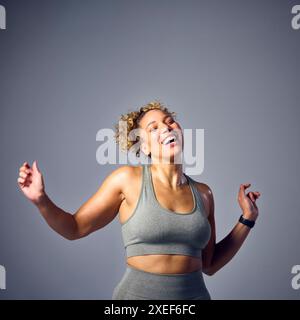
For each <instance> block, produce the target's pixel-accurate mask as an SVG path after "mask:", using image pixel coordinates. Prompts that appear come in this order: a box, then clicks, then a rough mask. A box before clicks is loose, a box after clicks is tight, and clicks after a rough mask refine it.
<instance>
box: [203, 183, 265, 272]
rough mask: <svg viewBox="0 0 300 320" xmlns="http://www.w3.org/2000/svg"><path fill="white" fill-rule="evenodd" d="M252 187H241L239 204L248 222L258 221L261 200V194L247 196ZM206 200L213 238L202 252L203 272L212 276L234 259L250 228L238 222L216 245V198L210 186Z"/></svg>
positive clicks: (243, 185)
mask: <svg viewBox="0 0 300 320" xmlns="http://www.w3.org/2000/svg"><path fill="white" fill-rule="evenodd" d="M250 185H251V184H250V183H248V184H241V185H240V189H239V192H238V203H239V205H240V208H241V209H242V212H243V217H244V218H245V219H248V220H252V221H256V219H257V217H258V208H257V205H256V200H257V199H258V198H259V196H260V193H259V192H257V191H255V192H253V191H251V192H248V193H247V194H245V189H246V188H248V187H250ZM204 198H205V202H206V203H208V204H209V205H208V208H209V215H208V221H209V223H210V225H211V238H210V240H209V242H208V244H207V246H206V247H205V249H204V250H203V251H202V263H203V265H202V270H203V272H204V273H205V274H207V275H210V276H211V275H213V274H214V273H216V272H217V271H218V270H220V269H221V268H222V267H223V266H225V265H226V264H227V263H228V262H229V261H230V260H231V259H232V258H233V257H234V255H235V254H236V253H237V252H238V250H239V249H240V247H241V246H242V244H243V242H244V241H245V239H246V237H247V236H248V234H249V232H250V228H249V227H248V226H246V225H244V224H242V223H240V222H237V223H236V225H235V226H234V227H233V229H232V230H231V231H230V233H229V234H228V235H227V236H226V237H225V238H224V239H222V240H221V241H220V242H218V243H216V230H215V218H214V198H213V194H212V191H211V190H210V188H209V187H208V186H207V192H205V195H204Z"/></svg>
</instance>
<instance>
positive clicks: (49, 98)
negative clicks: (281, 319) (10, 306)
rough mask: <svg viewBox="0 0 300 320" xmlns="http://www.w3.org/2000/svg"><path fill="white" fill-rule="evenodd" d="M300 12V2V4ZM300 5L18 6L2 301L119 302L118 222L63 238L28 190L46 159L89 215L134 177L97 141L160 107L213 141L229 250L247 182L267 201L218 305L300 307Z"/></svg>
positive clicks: (4, 65)
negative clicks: (289, 302)
mask: <svg viewBox="0 0 300 320" xmlns="http://www.w3.org/2000/svg"><path fill="white" fill-rule="evenodd" d="M298 3H299V1H298ZM295 4H297V1H285V0H282V1H274V0H272V1H258V0H257V1H241V0H236V1H231V0H226V1H212V0H209V1H208V0H207V1H190V0H189V1H187V0H185V1H183V0H182V1H175V0H172V1H164V0H159V1H153V0H151V1H150V0H148V1H144V0H126V1H116V0H114V1H91V0H90V1H83V0H82V1H78V0H72V1H70V0H64V1H58V0H57V1H53V0H52V1H30V0H27V1H12V0H10V1H4V0H0V5H3V6H4V7H5V8H6V15H7V28H6V30H0V106H1V111H0V112H1V120H0V121H1V123H0V124H1V126H0V130H1V131H0V141H1V157H0V161H1V201H0V210H1V211H0V217H1V220H0V264H1V265H3V266H5V268H6V273H7V274H6V290H0V299H65V298H66V299H111V295H112V291H113V289H114V287H115V286H116V285H117V283H118V282H119V281H120V279H121V277H122V276H123V273H124V271H125V267H126V262H125V251H124V248H123V244H122V237H121V228H120V224H119V221H118V218H116V219H115V220H114V221H113V222H111V223H110V224H109V225H107V226H106V227H105V228H104V229H102V230H99V231H98V232H95V233H93V234H91V235H89V236H88V237H86V238H83V239H80V240H78V241H68V240H65V239H64V238H62V237H61V236H59V235H58V234H57V233H55V232H54V231H52V229H50V227H48V225H47V224H46V222H45V221H44V220H43V219H42V217H41V216H40V215H39V212H38V211H37V209H36V208H35V207H34V206H33V205H32V204H31V203H30V202H29V201H28V200H27V199H26V198H25V197H24V196H23V194H22V193H21V191H20V190H19V189H18V186H17V176H18V170H19V166H20V165H22V163H23V162H24V161H29V162H30V164H32V161H33V160H35V159H37V160H38V164H39V167H40V169H41V171H42V172H43V175H44V179H45V184H46V191H47V193H48V195H49V196H50V198H51V199H52V200H53V201H54V202H55V203H56V204H57V205H58V206H60V207H61V208H63V209H64V210H66V211H68V212H72V213H74V212H75V211H76V210H77V209H78V208H79V206H80V205H81V204H83V203H84V201H86V200H87V199H88V198H89V197H90V196H91V195H92V194H93V193H94V192H96V190H97V189H98V188H99V187H100V185H101V183H102V181H103V179H104V178H105V177H106V176H107V175H108V174H109V173H110V172H111V171H112V170H113V169H115V168H116V167H117V166H118V165H99V164H98V163H97V161H96V150H97V148H98V147H99V145H100V143H99V142H98V141H96V133H97V132H98V130H99V129H101V128H113V125H114V123H116V121H117V119H118V117H119V116H120V114H121V113H125V112H127V111H128V110H129V109H135V108H136V107H139V106H141V105H143V104H145V103H147V102H149V101H151V100H153V99H160V100H161V101H162V102H164V103H165V104H166V105H167V106H169V107H170V109H172V110H174V111H175V112H177V113H178V120H179V121H180V123H181V125H182V126H183V127H184V128H193V129H196V128H204V130H205V164H204V172H203V173H202V174H201V175H199V176H193V178H194V179H196V180H198V181H202V182H205V183H207V184H208V185H209V186H210V187H211V189H212V190H213V192H214V198H215V216H216V229H217V241H220V240H221V239H222V238H223V237H225V236H226V235H227V234H228V233H229V232H230V231H231V229H232V228H233V226H234V225H235V223H236V221H237V219H238V218H239V215H240V213H241V212H240V208H239V206H238V203H237V200H236V199H237V191H238V188H239V184H240V183H243V182H245V183H246V182H251V183H252V187H251V189H253V190H258V191H260V192H261V194H262V195H261V198H260V199H259V200H258V205H259V209H260V216H259V218H258V220H257V224H256V226H255V228H254V229H253V230H251V232H250V234H249V236H248V238H247V239H246V241H245V243H244V244H243V246H242V248H241V249H240V251H239V252H238V253H237V255H236V256H235V257H234V258H233V260H232V261H231V262H229V264H227V265H226V266H225V267H224V268H223V269H221V270H220V271H218V272H217V273H216V274H215V275H213V276H212V277H209V276H206V275H205V276H204V277H205V282H206V285H207V288H208V290H209V292H210V294H211V296H212V298H213V299H299V297H300V290H295V289H293V288H292V285H291V281H292V278H293V275H292V273H291V269H292V267H293V266H294V265H297V264H300V245H299V242H300V234H299V225H300V216H299V213H300V205H299V167H298V166H299V162H300V152H299V136H300V125H299V115H300V112H299V102H300V90H299V89H300V86H299V74H300V65H299V56H300V30H294V29H293V28H292V27H291V20H292V17H293V15H292V14H291V9H292V7H293V6H294V5H295Z"/></svg>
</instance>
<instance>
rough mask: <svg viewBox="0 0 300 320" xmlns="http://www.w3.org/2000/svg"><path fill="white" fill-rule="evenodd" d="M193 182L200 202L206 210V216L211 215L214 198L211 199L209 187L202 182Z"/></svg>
mask: <svg viewBox="0 0 300 320" xmlns="http://www.w3.org/2000/svg"><path fill="white" fill-rule="evenodd" d="M194 181H195V184H196V187H197V189H198V191H199V193H200V195H201V197H202V200H203V202H204V205H205V208H206V211H207V213H208V216H209V215H210V214H211V213H213V211H214V197H213V192H212V190H211V188H210V187H209V185H207V184H206V183H204V182H198V181H196V180H194Z"/></svg>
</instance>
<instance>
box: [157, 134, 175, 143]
mask: <svg viewBox="0 0 300 320" xmlns="http://www.w3.org/2000/svg"><path fill="white" fill-rule="evenodd" d="M176 141H177V137H176V136H175V135H170V136H168V137H166V138H165V139H164V140H163V141H162V142H161V143H162V144H163V145H168V144H173V143H175V142H176Z"/></svg>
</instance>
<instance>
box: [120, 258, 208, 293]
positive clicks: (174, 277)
mask: <svg viewBox="0 0 300 320" xmlns="http://www.w3.org/2000/svg"><path fill="white" fill-rule="evenodd" d="M120 285H123V286H125V287H126V290H127V291H128V292H131V293H132V294H135V295H138V296H141V297H145V298H147V297H148V298H149V299H190V298H193V297H203V298H204V299H205V298H206V299H210V296H209V293H208V291H207V288H206V286H205V283H204V280H203V274H202V270H196V271H193V272H188V273H175V274H174V273H171V274H170V273H168V274H165V273H164V274H162V273H153V272H148V271H144V270H140V269H136V268H134V267H132V266H129V265H128V264H127V268H126V271H125V274H124V276H123V278H122V280H121V283H120Z"/></svg>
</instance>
